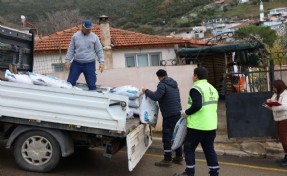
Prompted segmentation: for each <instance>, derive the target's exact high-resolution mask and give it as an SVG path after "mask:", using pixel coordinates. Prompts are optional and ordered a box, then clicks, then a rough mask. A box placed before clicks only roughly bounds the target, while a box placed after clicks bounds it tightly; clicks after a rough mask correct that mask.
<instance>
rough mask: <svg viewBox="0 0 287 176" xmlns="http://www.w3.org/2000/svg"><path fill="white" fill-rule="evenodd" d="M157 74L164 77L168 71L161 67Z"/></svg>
mask: <svg viewBox="0 0 287 176" xmlns="http://www.w3.org/2000/svg"><path fill="white" fill-rule="evenodd" d="M156 76H158V77H164V76H167V73H166V71H165V70H163V69H159V70H158V71H157V72H156Z"/></svg>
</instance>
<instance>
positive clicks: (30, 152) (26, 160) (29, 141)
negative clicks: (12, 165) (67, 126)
mask: <svg viewBox="0 0 287 176" xmlns="http://www.w3.org/2000/svg"><path fill="white" fill-rule="evenodd" d="M14 157H15V160H16V163H17V164H18V165H19V166H20V167H21V168H22V169H24V170H28V171H33V172H49V171H51V170H52V169H54V168H55V167H56V166H57V164H58V163H59V161H60V147H59V144H58V142H57V140H56V139H55V138H54V137H53V136H51V135H50V134H48V133H46V132H44V131H30V132H27V133H24V134H23V135H21V136H19V137H18V138H17V140H16V143H15V146H14Z"/></svg>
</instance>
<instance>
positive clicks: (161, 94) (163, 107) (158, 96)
mask: <svg viewBox="0 0 287 176" xmlns="http://www.w3.org/2000/svg"><path fill="white" fill-rule="evenodd" d="M145 94H146V96H147V97H149V98H150V99H152V100H154V101H158V104H159V108H160V111H161V114H162V116H163V118H166V117H171V116H175V115H180V111H181V102H180V94H179V89H178V85H177V82H176V81H175V80H174V79H172V78H170V77H165V78H164V79H162V80H161V81H160V82H159V83H158V85H157V90H156V91H155V92H153V91H151V90H147V91H146V92H145Z"/></svg>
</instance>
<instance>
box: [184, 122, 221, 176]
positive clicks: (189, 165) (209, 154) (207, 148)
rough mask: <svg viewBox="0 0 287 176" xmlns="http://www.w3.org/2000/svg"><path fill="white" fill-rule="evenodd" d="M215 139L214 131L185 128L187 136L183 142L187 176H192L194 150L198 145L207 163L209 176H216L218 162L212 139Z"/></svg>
mask: <svg viewBox="0 0 287 176" xmlns="http://www.w3.org/2000/svg"><path fill="white" fill-rule="evenodd" d="M215 137H216V130H211V131H202V130H195V129H191V128H187V135H186V138H185V142H184V153H185V162H186V169H185V171H186V172H187V174H188V175H192V174H194V171H195V149H196V147H197V146H198V144H199V143H200V144H201V146H202V149H203V152H204V155H205V158H206V161H207V165H208V168H209V174H210V175H211V176H218V170H219V165H218V160H217V154H216V152H215V150H214V145H213V144H214V139H215Z"/></svg>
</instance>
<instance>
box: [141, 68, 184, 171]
mask: <svg viewBox="0 0 287 176" xmlns="http://www.w3.org/2000/svg"><path fill="white" fill-rule="evenodd" d="M156 75H157V77H158V79H159V83H158V85H157V90H156V91H155V92H153V91H151V90H149V89H145V88H143V89H142V91H143V92H144V93H145V95H146V96H147V97H149V98H150V99H152V100H154V101H158V104H159V108H160V111H161V114H162V117H163V122H162V142H163V148H164V159H163V160H161V161H159V162H155V165H156V166H164V167H171V166H172V162H174V163H176V164H181V162H182V161H183V158H182V147H180V148H178V149H176V156H175V157H174V158H172V150H171V146H172V142H171V139H172V134H173V130H174V127H175V125H176V122H177V121H178V120H179V119H180V116H181V113H180V112H181V102H180V94H179V89H178V85H177V82H176V81H175V80H174V79H172V78H170V77H168V75H167V73H166V71H165V70H163V69H160V70H158V71H157V72H156Z"/></svg>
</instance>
